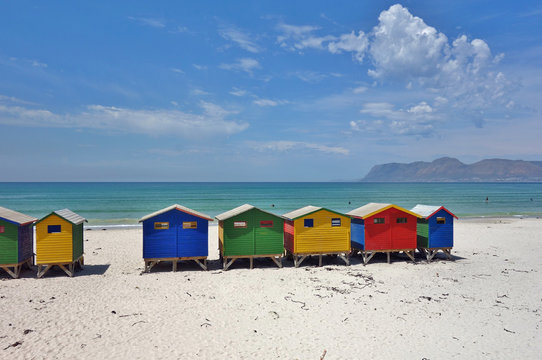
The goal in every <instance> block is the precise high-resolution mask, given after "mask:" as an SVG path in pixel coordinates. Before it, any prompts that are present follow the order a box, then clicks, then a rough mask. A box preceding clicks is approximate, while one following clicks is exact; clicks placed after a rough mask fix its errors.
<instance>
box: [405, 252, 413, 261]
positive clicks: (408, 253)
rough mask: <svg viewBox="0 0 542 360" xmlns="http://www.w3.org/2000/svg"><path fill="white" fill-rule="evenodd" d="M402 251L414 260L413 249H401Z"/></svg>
mask: <svg viewBox="0 0 542 360" xmlns="http://www.w3.org/2000/svg"><path fill="white" fill-rule="evenodd" d="M403 253H405V254H406V256H408V257H409V258H410V260H412V261H414V262H416V260H414V251H403Z"/></svg>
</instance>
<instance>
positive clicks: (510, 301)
mask: <svg viewBox="0 0 542 360" xmlns="http://www.w3.org/2000/svg"><path fill="white" fill-rule="evenodd" d="M216 238H217V227H216V226H212V227H211V231H210V235H209V239H210V259H211V260H213V259H214V260H216V259H218V251H217V240H216ZM85 239H87V240H86V241H85V263H86V266H85V268H84V270H83V271H80V272H78V273H77V274H76V276H75V277H74V278H69V277H67V276H66V275H65V274H64V273H63V272H61V271H60V270H52V271H50V272H49V273H47V275H46V276H45V277H44V278H42V279H39V280H38V279H36V278H35V277H36V272H35V271H28V270H23V272H22V274H21V278H20V279H11V278H9V277H8V276H7V274H5V273H2V274H1V275H0V304H1V309H2V311H1V312H0V358H3V359H45V358H46V359H56V358H68V357H74V358H79V359H92V358H98V359H99V358H121V359H124V358H137V359H143V358H147V359H148V358H166V357H167V358H173V359H175V358H183V359H186V358H190V359H198V358H199V359H322V358H323V359H326V360H328V359H361V358H370V359H390V358H391V359H423V358H426V359H450V358H457V359H466V358H489V359H515V358H521V359H539V358H540V354H541V353H542V329H541V327H542V260H541V256H542V220H540V219H477V220H460V221H456V225H455V248H454V251H453V255H455V257H456V259H455V261H446V260H443V259H444V256H443V255H442V254H440V255H438V257H439V259H438V260H436V261H433V262H432V263H430V264H427V263H426V262H425V261H422V259H421V257H419V258H418V262H417V263H412V262H411V261H408V260H407V258H406V257H404V256H401V257H392V263H391V264H387V263H386V258H385V256H377V257H375V258H374V259H373V260H372V261H371V262H370V263H369V264H368V265H367V266H363V265H362V264H361V260H360V258H359V257H358V258H353V259H352V265H351V266H345V265H344V263H342V261H341V260H340V259H333V258H331V259H326V260H324V266H322V267H317V266H316V265H317V263H318V262H317V259H313V260H312V262H311V261H309V262H305V263H303V264H302V266H301V267H300V268H297V269H296V268H294V267H293V264H292V262H291V261H286V260H285V261H284V265H285V267H284V268H282V269H279V268H277V267H276V266H275V265H274V264H273V263H272V262H271V261H270V260H268V259H267V260H261V261H256V262H255V268H254V269H253V270H249V269H248V260H245V261H243V260H239V261H237V262H236V263H235V264H234V265H233V266H232V267H231V269H230V270H228V271H226V272H224V271H222V270H221V264H219V262H218V261H211V262H210V264H209V266H210V270H209V271H203V270H201V269H200V268H199V267H198V266H197V265H196V264H195V263H187V264H184V263H183V264H181V265H180V266H179V269H178V271H177V272H175V273H173V272H171V265H170V264H169V263H165V264H163V265H162V264H161V265H159V266H157V267H155V268H153V270H152V272H151V273H149V274H142V270H143V259H142V258H141V254H142V249H141V248H142V235H141V230H140V229H129V230H105V231H103V230H98V229H94V230H92V231H86V232H85Z"/></svg>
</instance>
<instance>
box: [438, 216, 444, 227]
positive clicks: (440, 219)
mask: <svg viewBox="0 0 542 360" xmlns="http://www.w3.org/2000/svg"><path fill="white" fill-rule="evenodd" d="M436 222H437V224H439V225H445V224H446V218H445V217H440V216H439V217H437V219H436Z"/></svg>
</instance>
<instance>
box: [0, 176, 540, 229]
mask: <svg viewBox="0 0 542 360" xmlns="http://www.w3.org/2000/svg"><path fill="white" fill-rule="evenodd" d="M486 197H487V198H488V200H489V201H487V202H486ZM368 202H383V203H393V204H397V205H399V206H402V207H404V208H406V209H411V208H412V207H414V206H415V205H416V204H418V203H420V204H427V205H444V206H446V207H447V208H448V209H450V210H451V211H452V212H454V213H455V214H456V215H457V216H459V217H491V216H531V217H536V216H542V183H363V182H336V183H334V182H325V183H298V182H294V183H260V182H258V183H163V182H160V183H142V182H137V183H132V182H128V183H105V182H100V183H73V182H70V183H60V182H53V183H42V182H40V183H26V182H25V183H0V206H3V207H7V208H10V209H13V210H17V211H20V212H22V213H25V214H28V215H32V216H35V217H37V218H41V217H43V216H44V215H47V214H49V213H50V212H52V211H54V210H59V209H63V208H68V209H70V210H72V211H74V212H76V213H78V214H80V215H81V216H84V217H85V218H87V219H88V220H89V223H88V225H89V226H126V225H134V224H137V222H138V219H139V218H141V217H142V216H144V215H146V214H149V213H151V212H154V211H157V210H159V209H162V208H164V207H167V206H169V205H172V204H176V203H177V204H181V205H184V206H187V207H189V208H192V209H194V210H197V211H200V212H203V213H205V214H207V215H210V216H213V217H214V216H215V215H217V214H220V213H222V212H224V211H227V210H230V209H232V208H234V207H237V206H239V205H242V204H245V203H250V204H252V205H254V206H257V207H259V208H261V209H263V210H266V211H270V212H273V213H276V214H279V215H280V214H283V213H286V212H288V211H291V210H295V209H297V208H300V207H303V206H306V205H315V206H322V207H326V208H329V209H332V210H335V211H338V212H348V211H350V210H352V209H355V208H357V207H359V206H362V205H364V204H366V203H368Z"/></svg>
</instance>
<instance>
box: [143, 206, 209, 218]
mask: <svg viewBox="0 0 542 360" xmlns="http://www.w3.org/2000/svg"><path fill="white" fill-rule="evenodd" d="M174 209H175V210H179V211H182V212H185V213H187V214H190V215H194V216H197V217H199V218H202V219H205V220H209V221H213V218H212V217H210V216H209V215H205V214H204V213H200V212H198V211H196V210H192V209H190V208H187V207H186V206H182V205H179V204H173V205H171V206H168V207H167V208H164V209H162V210H158V211H155V212H153V213H152V214H149V215H145V216H143V217H142V218H141V219H139V222H142V221H145V220H147V219H150V218H153V217H155V216H157V215H160V214H163V213H165V212H168V211H170V210H174Z"/></svg>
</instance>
